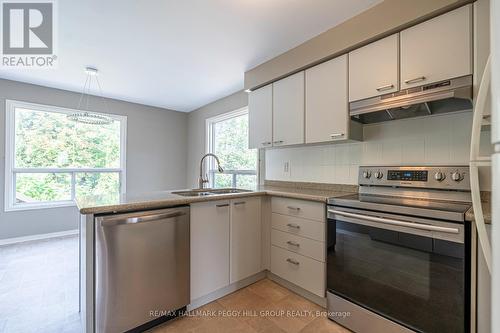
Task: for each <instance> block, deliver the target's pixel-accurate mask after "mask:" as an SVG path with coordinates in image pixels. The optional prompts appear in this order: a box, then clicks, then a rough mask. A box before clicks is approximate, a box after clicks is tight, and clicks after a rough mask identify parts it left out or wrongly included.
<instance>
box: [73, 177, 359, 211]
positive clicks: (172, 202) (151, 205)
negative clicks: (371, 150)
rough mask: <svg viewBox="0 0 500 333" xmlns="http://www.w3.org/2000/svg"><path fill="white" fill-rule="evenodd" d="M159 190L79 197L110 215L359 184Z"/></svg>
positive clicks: (315, 193)
mask: <svg viewBox="0 0 500 333" xmlns="http://www.w3.org/2000/svg"><path fill="white" fill-rule="evenodd" d="M178 191H182V190H176V191H158V192H149V193H142V194H130V193H126V194H118V193H115V194H110V195H103V196H89V197H82V198H77V200H76V203H77V206H78V209H79V211H80V214H84V215H86V214H106V213H119V212H128V211H137V210H147V209H156V208H166V207H173V206H178V205H188V204H190V203H195V202H203V201H215V200H229V199H234V198H243V197H251V196H262V195H272V196H280V197H286V198H294V199H301V200H310V201H319V202H326V201H327V200H328V198H332V197H339V196H344V195H349V194H352V193H354V192H357V186H350V185H330V184H328V185H327V184H314V183H288V182H269V183H266V184H265V185H262V186H258V187H257V188H256V189H255V190H253V191H249V192H240V193H226V194H215V195H210V196H202V197H185V196H181V195H178V194H174V193H172V192H178Z"/></svg>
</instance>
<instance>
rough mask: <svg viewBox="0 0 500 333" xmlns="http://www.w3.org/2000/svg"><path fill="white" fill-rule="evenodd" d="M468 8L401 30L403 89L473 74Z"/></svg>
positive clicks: (470, 14)
mask: <svg viewBox="0 0 500 333" xmlns="http://www.w3.org/2000/svg"><path fill="white" fill-rule="evenodd" d="M471 21H472V10H471V6H470V5H467V6H464V7H461V8H458V9H456V10H454V11H451V12H449V13H446V14H444V15H441V16H438V17H436V18H433V19H431V20H429V21H426V22H423V23H421V24H418V25H416V26H414V27H411V28H409V29H406V30H403V31H401V35H400V38H401V88H402V89H405V88H409V87H414V86H420V85H424V84H428V83H433V82H438V81H441V80H446V79H450V78H455V77H460V76H464V75H468V74H472V48H471V44H472V41H471V39H472V38H471V36H472V26H471V25H472V22H471Z"/></svg>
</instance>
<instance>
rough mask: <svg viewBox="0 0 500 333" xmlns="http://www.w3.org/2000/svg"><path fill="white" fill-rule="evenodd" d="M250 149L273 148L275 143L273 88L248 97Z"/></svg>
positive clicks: (260, 90)
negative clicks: (273, 142)
mask: <svg viewBox="0 0 500 333" xmlns="http://www.w3.org/2000/svg"><path fill="white" fill-rule="evenodd" d="M248 135H249V138H248V147H249V148H265V147H271V146H272V141H273V86H272V84H270V85H268V86H265V87H262V88H260V89H257V90H255V91H252V92H251V93H250V94H249V96H248Z"/></svg>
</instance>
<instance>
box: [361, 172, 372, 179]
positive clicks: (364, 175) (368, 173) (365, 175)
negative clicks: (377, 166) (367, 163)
mask: <svg viewBox="0 0 500 333" xmlns="http://www.w3.org/2000/svg"><path fill="white" fill-rule="evenodd" d="M371 176H372V173H371V172H370V171H368V170H366V171H363V177H365V178H366V179H369V178H370V177H371Z"/></svg>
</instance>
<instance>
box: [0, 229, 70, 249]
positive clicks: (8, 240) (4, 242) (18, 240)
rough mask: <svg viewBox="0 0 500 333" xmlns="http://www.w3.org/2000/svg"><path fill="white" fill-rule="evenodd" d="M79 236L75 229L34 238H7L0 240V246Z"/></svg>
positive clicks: (34, 236)
mask: <svg viewBox="0 0 500 333" xmlns="http://www.w3.org/2000/svg"><path fill="white" fill-rule="evenodd" d="M77 234H78V229H75V230H66V231H60V232H51V233H48V234H40V235H33V236H24V237H13V238H5V239H0V246H1V245H9V244H16V243H24V242H31V241H36V240H41V239H48V238H55V237H64V236H71V235H77Z"/></svg>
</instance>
